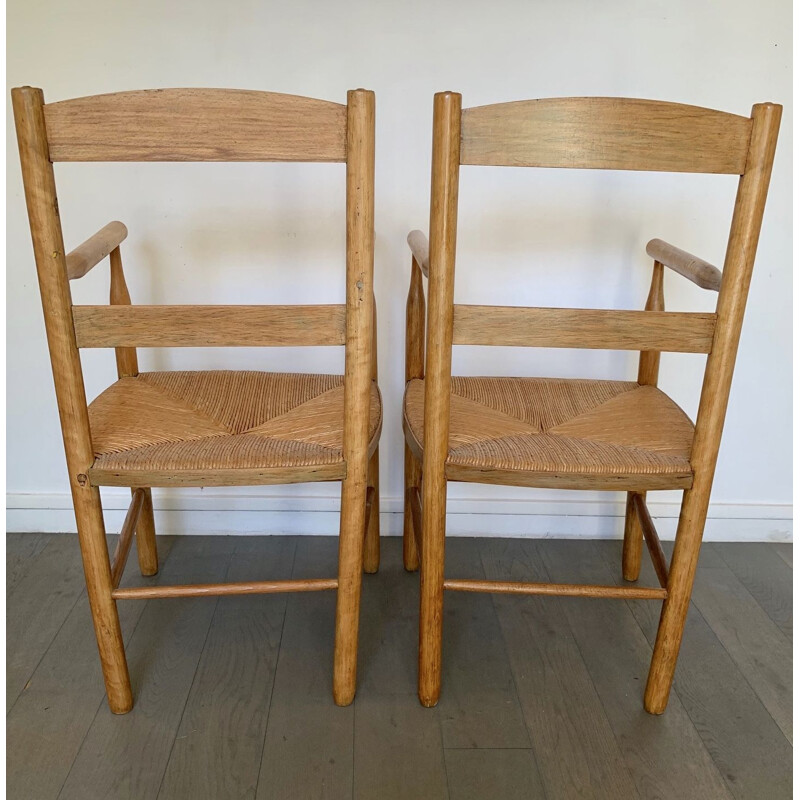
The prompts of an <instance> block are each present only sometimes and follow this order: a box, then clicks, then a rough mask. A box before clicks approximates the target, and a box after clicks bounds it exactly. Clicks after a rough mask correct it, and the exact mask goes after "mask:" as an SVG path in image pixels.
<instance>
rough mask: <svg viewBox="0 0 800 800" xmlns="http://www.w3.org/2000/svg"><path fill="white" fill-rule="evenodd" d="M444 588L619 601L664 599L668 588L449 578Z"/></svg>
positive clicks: (446, 579)
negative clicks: (613, 599) (603, 598)
mask: <svg viewBox="0 0 800 800" xmlns="http://www.w3.org/2000/svg"><path fill="white" fill-rule="evenodd" d="M444 588H445V589H450V590H452V591H456V592H487V593H490V594H517V595H548V596H551V597H553V596H560V597H605V598H616V599H618V600H625V599H628V600H663V599H664V598H665V597H666V596H667V592H666V590H665V589H657V588H654V587H648V586H589V585H583V584H576V583H549V582H546V583H535V582H531V581H487V580H475V579H472V580H469V579H467V580H464V579H458V578H445V581H444Z"/></svg>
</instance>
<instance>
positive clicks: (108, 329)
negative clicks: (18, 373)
mask: <svg viewBox="0 0 800 800" xmlns="http://www.w3.org/2000/svg"><path fill="white" fill-rule="evenodd" d="M72 316H73V319H74V322H75V337H76V340H77V343H78V347H305V346H327V345H341V344H344V320H345V309H344V306H340V305H320V306H302V305H298V306H141V305H138V306H121V305H115V306H74V307H73V309H72Z"/></svg>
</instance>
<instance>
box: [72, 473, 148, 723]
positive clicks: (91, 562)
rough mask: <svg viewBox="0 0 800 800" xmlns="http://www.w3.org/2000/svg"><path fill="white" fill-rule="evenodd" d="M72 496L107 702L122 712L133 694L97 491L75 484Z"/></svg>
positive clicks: (116, 710)
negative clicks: (112, 593)
mask: <svg viewBox="0 0 800 800" xmlns="http://www.w3.org/2000/svg"><path fill="white" fill-rule="evenodd" d="M72 498H73V503H74V505H75V520H76V522H77V524H78V538H79V540H80V546H81V556H82V558H83V571H84V574H85V576H86V590H87V594H88V596H89V607H90V608H91V611H92V621H93V622H94V632H95V636H96V637H97V648H98V650H99V652H100V663H101V665H102V667H103V679H104V681H105V686H106V695H107V697H108V706H109V708H110V709H111V711H112V712H113V713H114V714H125V713H127V712H128V711H130V710H131V708H133V695H132V693H131V681H130V677H129V675H128V663H127V661H126V659H125V645H124V642H123V639H122V630H121V629H120V624H119V615H118V613H117V604H116V601H115V600H114V598H113V597H112V596H111V591H112V585H111V564H110V562H109V557H108V544H107V543H106V531H105V525H104V523H103V507H102V505H101V502H100V491H99V490H98V489H97V487H95V486H86V487H77V486H76V487H74V488H73V492H72Z"/></svg>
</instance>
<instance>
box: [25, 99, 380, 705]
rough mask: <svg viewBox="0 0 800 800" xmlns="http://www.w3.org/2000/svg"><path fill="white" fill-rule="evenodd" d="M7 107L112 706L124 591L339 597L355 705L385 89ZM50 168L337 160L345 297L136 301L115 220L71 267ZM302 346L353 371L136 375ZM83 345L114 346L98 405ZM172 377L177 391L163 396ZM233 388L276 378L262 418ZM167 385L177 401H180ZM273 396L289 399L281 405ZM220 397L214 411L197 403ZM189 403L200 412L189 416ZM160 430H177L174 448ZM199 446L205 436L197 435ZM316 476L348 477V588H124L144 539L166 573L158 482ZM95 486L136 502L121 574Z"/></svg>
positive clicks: (371, 448)
mask: <svg viewBox="0 0 800 800" xmlns="http://www.w3.org/2000/svg"><path fill="white" fill-rule="evenodd" d="M12 99H13V104H14V113H15V119H16V123H17V133H18V140H19V146H20V157H21V162H22V172H23V180H24V184H25V194H26V200H27V204H28V213H29V218H30V225H31V233H32V238H33V242H34V254H35V257H36V263H37V270H38V274H39V282H40V289H41V295H42V302H43V306H44V311H45V324H46V328H47V334H48V343H49V347H50V355H51V361H52V366H53V373H54V379H55V384H56V395H57V400H58V405H59V413H60V416H61V424H62V431H63V435H64V443H65V450H66V455H67V465H68V469H69V474H70V483H71V487H72V492H73V500H74V504H75V513H76V518H77V523H78V530H79V532H80V542H81V550H82V556H83V561H84V569H85V573H86V581H87V587H88V597H89V603H90V606H91V609H92V614H93V620H94V624H95V631H96V636H97V641H98V647H99V651H100V657H101V662H102V666H103V674H104V678H105V684H106V693H107V696H108V702H109V706H110V708H111V710H112V711H114V712H115V713H124V712H126V711H128V710H130V708H131V707H132V694H131V686H130V680H129V676H128V671H127V665H126V661H125V653H124V649H123V642H122V637H121V634H120V625H119V617H118V615H117V608H116V602H115V601H116V599H117V598H118V597H146V596H149V597H166V596H199V595H205V594H243V593H253V592H278V591H308V590H310V589H314V590H316V589H333V588H336V589H338V590H339V602H338V605H337V618H336V646H335V657H334V694H335V699H336V701H337V702H338V703H340V704H345V703H348V702H350V701H351V700H352V698H353V694H354V692H355V676H356V669H355V666H356V654H357V642H358V613H359V606H360V578H361V571H362V564H363V568H364V569H366V570H368V571H374V570H376V569H377V568H378V563H379V518H380V517H379V502H378V491H379V484H378V453H377V443H378V438H379V436H380V428H381V408H380V406H381V402H380V393H379V391H378V389H377V356H376V348H377V338H376V331H375V321H374V318H375V315H374V309H373V304H374V296H373V292H372V275H373V249H374V210H373V207H374V201H373V185H374V122H375V121H374V95H373V94H372V93H371V92H367V91H365V90H357V91H355V92H350V93H349V94H348V105H347V106H343V105H339V104H336V103H329V102H326V101H320V100H313V99H310V98H303V97H294V96H289V95H278V94H271V93H266V92H250V91H243V92H240V91H228V90H205V89H187V90H156V91H144V92H124V93H120V94H114V95H102V96H96V97H87V98H79V99H76V100H69V101H64V102H62V103H54V104H51V105H48V106H45V105H44V100H43V95H42V92H41V90H38V89H31V88H30V87H24V88H21V89H15V90H13V92H12ZM55 161H344V162H346V165H347V166H346V169H347V200H346V205H347V277H346V286H347V291H346V294H347V302H346V304H345V305H326V306H291V307H289V306H272V307H263V306H194V307H189V306H133V305H131V298H130V293H129V291H128V288H127V285H126V282H125V277H124V274H123V269H122V257H121V253H120V248H119V244H120V242H121V241H122V240H123V239H124V238H125V236H126V234H127V229H126V228H125V227H124V226H123V225H122V224H121V223H112V224H111V225H109V226H106V228H104V229H103V230H101V231H100V232H98V234H96V235H95V236H93V237H92V238H91V239H90V240H88V241H87V242H85V243H84V244H83V245H81V246H80V247H79V248H77V249H76V250H75V251H73V253H71V254H70V255H69V256H65V251H64V245H63V238H62V231H61V226H60V221H59V217H58V203H57V198H56V190H55V180H54V174H53V167H52V163H53V162H55ZM106 255H108V256H109V258H110V262H111V269H110V272H111V283H110V294H109V299H110V304H109V306H107V307H106V306H102V307H101V306H73V305H72V298H71V295H70V289H69V283H68V281H69V279H70V278H77V277H80V276H81V275H85V274H86V272H88V270H89V269H91V267H92V266H94V265H95V264H96V263H98V262H99V261H100V260H101V259H102V258H103V257H105V256H106ZM303 345H314V346H320V345H344V347H345V375H344V377H343V378H342V377H340V376H325V375H299V376H298V375H295V376H291V375H288V376H287V375H278V374H267V373H249V374H248V375H245V376H239V377H236V375H233V377H232V376H231V375H232V373H229V372H224V371H217V372H213V373H212V372H206V373H202V372H201V373H176V374H172V375H171V376H170V377H168V378H163V375H162V374H161V373H145V374H143V375H140V373H139V367H138V359H137V354H136V349H135V348H136V347H137V346H139V347H186V346H226V347H227V346H303ZM79 347H114V348H115V351H116V361H117V371H118V375H119V378H120V379H119V381H117V383H115V384H114V385H113V386H111V387H109V389H107V390H106V391H105V392H103V393H102V394H101V396H100V397H99V398H97V400H96V401H94V402H93V403H92V407H91V409H89V408H87V403H86V396H85V391H84V386H83V377H82V373H81V365H80V358H79V352H78V348H79ZM159 376H161V377H159ZM253 376H255V377H253ZM258 376H261V377H260V378H259V377H258ZM295 379H298V380H299V379H303V380H305V383H304V382H303V380H299V382H298V380H295ZM259 380H260V381H261V383H259ZM159 381H161V383H160V384H159ZM165 381H166V383H168V384H169V386H170V387H171V388H167V389H166V390H165V389H164V385H163V384H164V382H165ZM170 381H171V383H170ZM237 381H238V384H237V385H239V384H241V385H242V386H243V387H244V389H246V388H247V386H250V387H251V390H252V385H255V384H258V385H259V386H261V384H263V383H264V381H267V383H269V381H272V383H270V384H269V385H270V386H272V387H273V388H272V389H270V390H269V392H267V394H266V395H264V394H262V395H259V397H257V398H256V400H255V411H254V403H253V402H250V401H252V400H253V398H252V397H251V395H252V391H250V393H249V394H248V393H247V391H244V393H243V394H242V393H240V394H239V395H238V396H237V401H238V403H231V402H229V401H226V395H225V392H226V391H228V390H229V389H230V387H231V386H232V385H233V383H236V382H237ZM232 382H233V383H232ZM331 382H332V383H331ZM212 384H213V385H212ZM318 384H319V386H318ZM322 384H326V385H325V386H323V385H322ZM327 384H330V385H327ZM159 386H161V389H159V388H158V387H159ZM275 387H277V388H275ZM262 388H263V387H262ZM173 390H176V392H177V393H173V394H170V392H171V391H173ZM280 391H283V392H284V395H283V396H282V397H281V398H276V397H275V393H279V392H280ZM148 392H149V394H148ZM270 392H272V394H270ZM148 397H149V398H150V400H151V402H148V399H147V398H148ZM209 398H210V399H211V401H212V405H211V406H210V407H205V406H203V402H204V401H205V400H209ZM192 400H196V401H197V402H198V403H199V405H197V406H193V405H192ZM214 403H216V405H214ZM259 403H260V404H261V405H259ZM265 404H266V405H265ZM251 412H254V413H253V414H251ZM231 414H233V416H234V417H235V416H236V414H239V415H240V416H242V415H244V417H243V418H242V419H239V420H238V423H237V424H239V423H241V424H240V426H239V427H240V428H241V430H239V429H238V428H236V429H235V430H234V429H233V428H228V427H226V426H225V424H224V422H220V421H219V420H217V418H216V416H215V415H222V416H223V417H225V416H226V415H227V416H229V417H230V416H231ZM248 415H250V416H248ZM253 420H255V421H253ZM265 426H266V427H265ZM298 426H299V427H298ZM234 427H235V426H234ZM262 428H263V430H262ZM267 428H268V429H269V430H268V431H267ZM165 431H166V432H167V433H168V434H170V435H167V437H166V439H165V438H164V433H165ZM93 434H94V435H95V436H94V439H95V440H93ZM194 434H198V435H199V439H201V440H203V441H195V439H196V438H197V436H194ZM187 437H188V438H187ZM282 437H284V438H282ZM293 437H294V438H293ZM211 438H214V441H213V442H209V441H208V440H209V439H211ZM223 439H224V441H223ZM276 443H277V444H276ZM270 448H272V449H271V450H270ZM222 451H225V452H222ZM159 458H161V461H159ZM173 462H174V463H173ZM182 467H186V468H185V469H183V468H182ZM320 480H336V481H341V482H342V512H341V559H340V565H339V577H338V578H325V579H315V580H313V581H288V582H275V581H266V582H264V581H257V582H254V583H248V584H233V585H232V586H228V585H226V584H201V585H194V586H193V585H187V586H178V587H160V588H154V587H153V588H150V589H147V590H145V591H144V592H141V591H139V589H137V588H135V587H134V588H127V589H120V588H118V587H117V588H115V586H116V584H117V583H118V582H119V580H120V576H121V574H122V570H123V569H124V562H125V559H126V557H127V555H128V553H129V551H130V547H131V543H132V539H133V536H134V530H135V534H136V537H137V549H138V554H139V566H140V570H141V572H142V574H143V575H153V574H155V573H156V572H157V571H158V552H157V548H156V534H155V522H154V517H153V501H152V491H151V487H153V486H199V487H202V486H241V485H258V484H281V483H298V482H308V481H320ZM100 485H111V486H127V487H130V488H131V490H132V506H131V511H130V513H129V514H128V516H127V518H126V523H125V526H124V528H123V533H122V536H121V538H120V545H119V548H118V551H117V555H116V557H115V561H114V565H113V569H112V564H111V563H110V560H109V556H108V550H107V547H106V541H105V529H104V526H103V517H102V507H101V503H100V494H99V491H98V486H100ZM367 489H369V493H367ZM148 592H149V594H148Z"/></svg>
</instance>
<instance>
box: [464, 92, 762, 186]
mask: <svg viewBox="0 0 800 800" xmlns="http://www.w3.org/2000/svg"><path fill="white" fill-rule="evenodd" d="M750 129H751V120H750V119H749V118H748V117H740V116H736V115H735V114H726V113H724V112H721V111H714V110H711V109H708V108H700V107H698V106H687V105H681V104H678V103H663V102H658V101H655V100H636V99H628V98H619V97H564V98H552V99H551V98H548V99H545V100H522V101H519V102H513V103H498V104H495V105H489V106H479V107H477V108H467V109H465V110H464V111H463V114H462V133H461V139H462V143H461V163H462V164H480V165H492V166H520V167H568V168H573V169H574V168H579V169H633V170H654V171H666V172H715V173H730V174H741V173H742V172H744V168H745V162H746V158H747V146H748V143H749V139H750Z"/></svg>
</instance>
